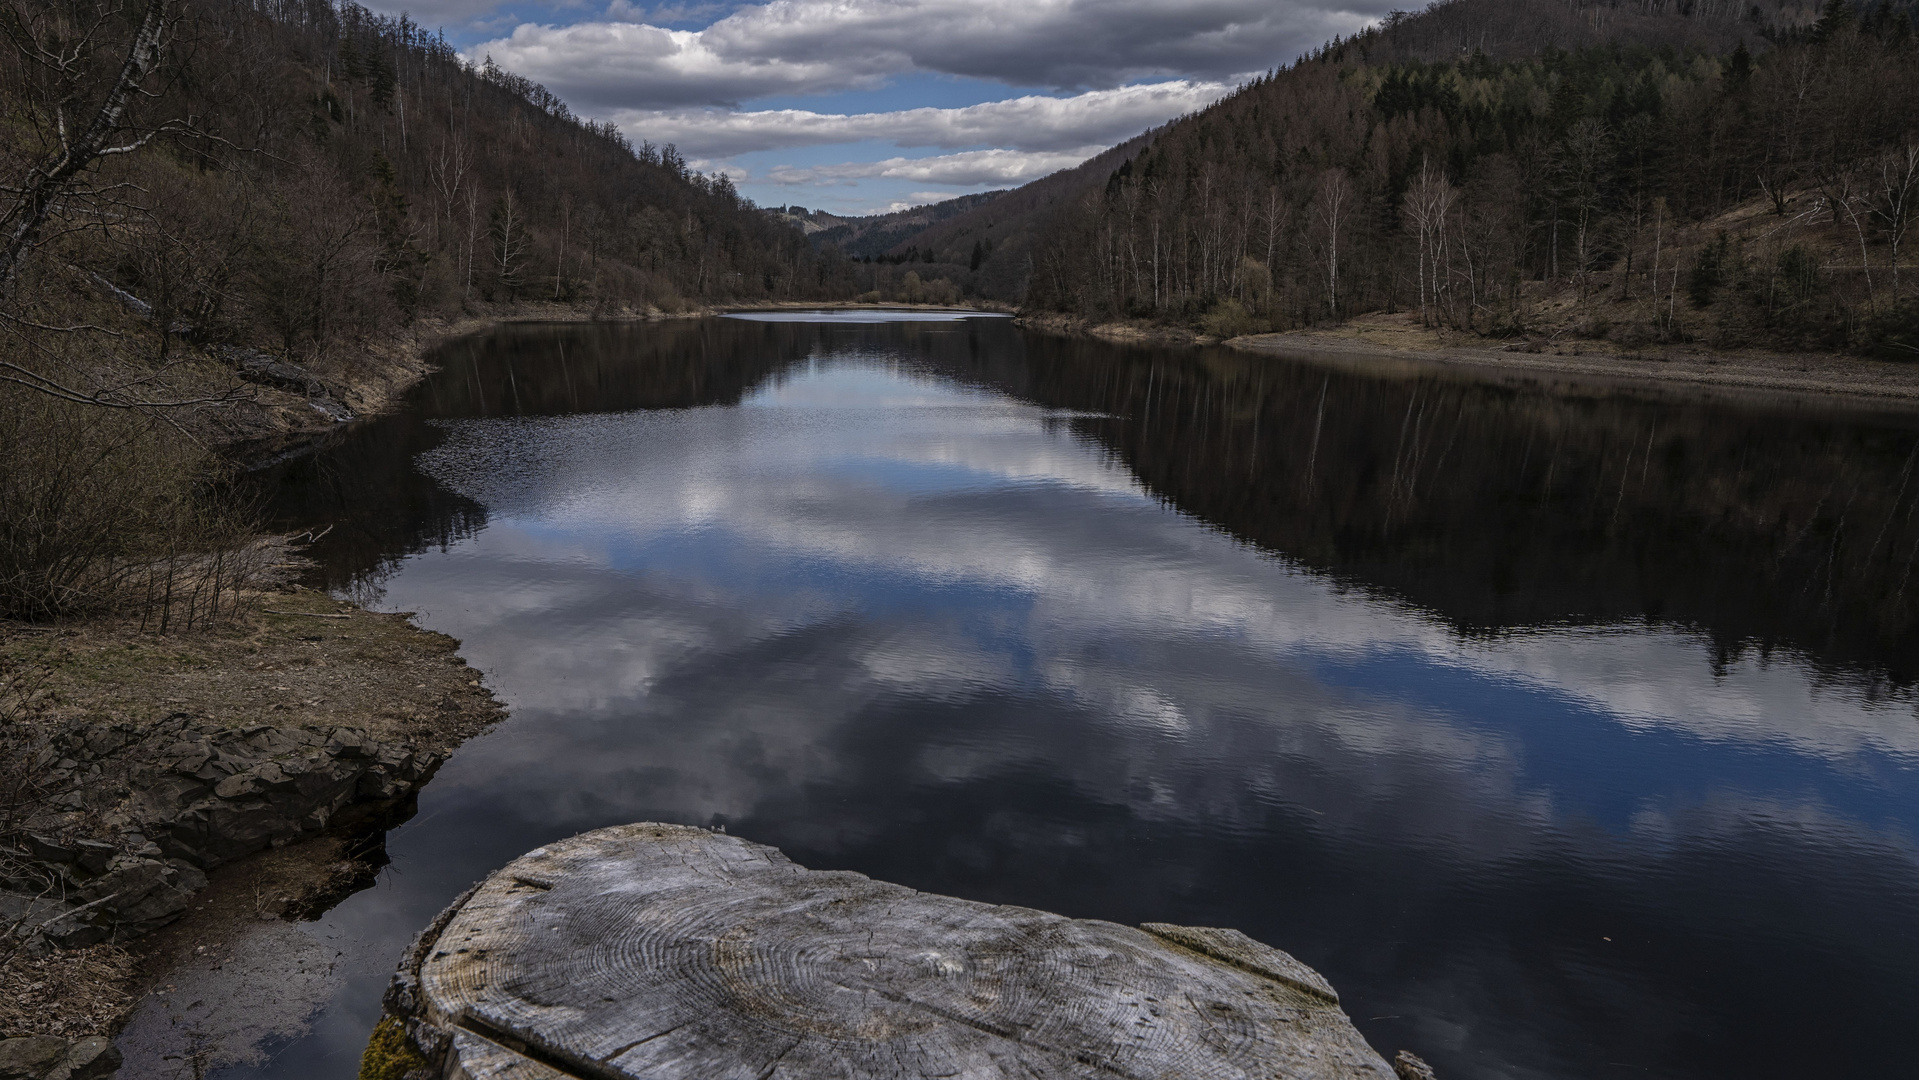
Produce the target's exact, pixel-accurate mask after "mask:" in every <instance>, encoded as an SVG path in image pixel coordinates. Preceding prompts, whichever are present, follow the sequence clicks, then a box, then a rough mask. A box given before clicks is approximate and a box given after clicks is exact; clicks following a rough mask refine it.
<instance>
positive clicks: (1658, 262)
mask: <svg viewBox="0 0 1919 1080" xmlns="http://www.w3.org/2000/svg"><path fill="white" fill-rule="evenodd" d="M1460 6H1462V5H1459V4H1449V5H1445V6H1443V7H1439V8H1435V9H1434V11H1433V12H1429V13H1428V14H1426V15H1421V16H1411V17H1404V18H1397V17H1396V18H1394V19H1390V20H1388V23H1387V24H1386V25H1383V26H1381V27H1379V28H1376V29H1373V30H1369V31H1367V32H1365V33H1362V34H1360V35H1358V36H1356V37H1354V38H1352V39H1350V40H1347V41H1339V40H1335V41H1334V42H1332V43H1330V44H1328V45H1327V46H1326V47H1325V48H1323V49H1321V50H1319V51H1317V52H1316V53H1314V54H1313V55H1311V56H1309V57H1306V58H1304V59H1302V60H1301V62H1300V63H1298V64H1297V65H1295V66H1293V67H1290V68H1287V69H1285V70H1280V71H1276V72H1273V73H1271V74H1270V75H1268V76H1267V77H1265V78H1261V79H1259V80H1257V81H1255V82H1254V83H1252V84H1250V85H1248V86H1246V87H1244V88H1243V89H1241V90H1240V91H1239V92H1237V93H1235V94H1234V95H1232V96H1231V97H1229V98H1227V99H1225V100H1224V101H1221V102H1220V103H1218V104H1217V105H1215V106H1213V107H1212V108H1210V109H1208V110H1206V111H1205V112H1203V113H1201V114H1199V115H1197V116H1195V117H1192V118H1189V119H1187V120H1184V121H1180V122H1176V123H1174V124H1172V125H1170V126H1169V127H1168V128H1167V129H1165V130H1164V131H1162V132H1161V133H1159V135H1158V137H1157V138H1156V139H1155V140H1154V141H1153V143H1152V145H1151V146H1150V147H1149V148H1148V149H1146V150H1145V151H1144V152H1142V153H1140V154H1139V155H1137V156H1136V157H1134V158H1132V159H1131V160H1128V161H1127V162H1125V163H1124V164H1123V165H1121V166H1120V167H1119V168H1118V169H1117V170H1116V171H1115V172H1114V173H1112V175H1111V176H1110V179H1109V181H1108V183H1107V184H1106V185H1105V187H1104V189H1103V190H1101V191H1097V192H1092V193H1089V194H1087V195H1086V196H1085V197H1083V198H1081V199H1079V200H1077V201H1076V202H1074V203H1073V204H1072V205H1070V206H1068V207H1066V208H1064V209H1062V210H1061V211H1060V212H1059V213H1057V214H1055V215H1054V216H1053V218H1052V219H1051V221H1050V222H1049V223H1048V225H1047V227H1046V231H1045V234H1044V235H1043V236H1042V237H1041V239H1040V240H1039V241H1038V242H1037V244H1036V250H1035V253H1034V259H1033V276H1032V280H1031V283H1030V285H1029V288H1028V293H1027V301H1028V303H1029V304H1031V305H1033V306H1037V307H1043V308H1052V309H1057V310H1064V311H1069V312H1074V313H1078V314H1081V315H1085V316H1087V317H1091V318H1101V319H1106V318H1122V317H1143V318H1149V319H1155V320H1164V321H1171V322H1184V323H1188V324H1196V325H1202V326H1204V327H1205V328H1206V329H1208V330H1209V331H1211V332H1214V333H1217V334H1221V335H1232V334H1238V333H1247V332H1254V331H1260V330H1268V329H1286V328H1292V327H1298V326H1304V325H1310V324H1314V323H1319V322H1327V321H1335V320H1339V319H1342V318H1346V317H1349V316H1352V315H1355V314H1360V313H1366V312H1377V311H1389V312H1390V311H1406V312H1416V313H1417V314H1418V315H1419V316H1420V317H1421V318H1422V319H1423V320H1424V321H1425V322H1426V323H1428V324H1429V325H1443V326H1449V327H1457V328H1461V329H1467V330H1473V331H1477V332H1481V333H1519V332H1524V331H1527V330H1529V329H1534V328H1537V327H1539V326H1540V325H1541V324H1542V323H1543V324H1545V325H1547V326H1548V327H1554V324H1555V322H1556V323H1557V326H1556V327H1554V328H1557V329H1562V330H1569V331H1571V332H1574V333H1582V334H1589V335H1592V336H1608V337H1613V338H1615V339H1620V340H1628V341H1639V340H1646V339H1650V338H1658V339H1664V340H1673V339H1680V338H1688V337H1710V338H1712V339H1714V340H1716V341H1720V342H1722V343H1727V344H1742V343H1768V344H1785V345H1795V346H1803V347H1820V348H1839V347H1865V348H1876V349H1880V350H1883V351H1886V352H1889V353H1892V354H1895V355H1898V354H1905V353H1907V352H1913V353H1919V299H1916V298H1915V297H1916V295H1919V272H1915V268H1913V267H1910V266H1908V265H1906V263H1907V262H1909V261H1910V257H1909V256H1908V255H1907V254H1906V252H1905V248H1904V243H1905V241H1906V239H1907V238H1908V233H1909V229H1910V224H1911V220H1912V217H1913V216H1914V213H1915V211H1916V210H1919V109H1916V108H1915V106H1914V102H1916V101H1919V38H1916V35H1915V33H1914V29H1913V21H1912V13H1911V11H1910V10H1909V9H1907V8H1904V7H1899V6H1894V5H1891V4H1881V5H1877V6H1874V7H1871V8H1869V9H1867V10H1865V11H1864V12H1863V13H1861V12H1859V11H1855V10H1854V9H1853V8H1852V7H1850V6H1848V5H1847V4H1846V3H1845V0H1831V2H1830V3H1829V4H1828V5H1827V6H1826V8H1825V9H1824V11H1823V12H1822V14H1821V15H1820V17H1819V18H1818V20H1817V21H1816V22H1814V23H1812V24H1811V25H1809V26H1804V27H1802V28H1798V29H1794V28H1791V27H1790V26H1782V25H1781V24H1779V23H1778V22H1775V21H1770V20H1768V21H1765V22H1753V21H1751V20H1750V19H1748V20H1747V21H1746V22H1745V23H1744V29H1743V31H1742V32H1741V33H1734V32H1733V31H1732V30H1729V29H1725V28H1723V27H1722V30H1721V33H1720V36H1719V37H1718V38H1715V39H1714V40H1722V41H1723V40H1725V39H1726V38H1728V37H1733V38H1737V39H1738V44H1736V45H1735V46H1734V47H1733V48H1731V49H1730V50H1729V51H1714V50H1713V49H1712V48H1709V47H1707V46H1693V47H1687V48H1683V49H1682V48H1673V47H1653V46H1648V45H1624V44H1619V43H1613V44H1604V45H1588V46H1584V47H1581V48H1577V49H1572V50H1565V49H1560V48H1556V47H1553V46H1547V47H1545V48H1543V49H1541V50H1539V51H1537V52H1534V53H1531V54H1530V55H1516V53H1517V50H1514V49H1512V48H1510V47H1507V48H1504V49H1502V50H1500V51H1501V52H1504V53H1506V54H1508V55H1507V56H1506V58H1504V59H1496V58H1494V56H1492V55H1489V54H1488V53H1486V52H1483V51H1478V50H1477V49H1474V50H1473V51H1471V52H1468V53H1467V54H1465V55H1463V56H1460V57H1458V58H1456V59H1442V60H1436V61H1424V60H1417V59H1412V60H1408V59H1404V58H1403V56H1404V53H1405V52H1406V51H1407V50H1406V49H1405V48H1404V42H1405V41H1406V40H1408V39H1409V38H1423V37H1425V36H1430V35H1428V34H1426V33H1425V31H1424V30H1422V29H1421V26H1422V21H1423V20H1436V21H1438V20H1442V19H1450V18H1454V16H1455V13H1454V11H1453V9H1454V8H1456V7H1460ZM1542 7H1546V8H1551V9H1552V10H1555V11H1556V10H1557V7H1556V6H1554V5H1542ZM1758 11H1759V9H1757V8H1753V9H1752V11H1751V13H1749V14H1751V15H1756V14H1757V12H1758ZM1747 38H1750V39H1751V47H1748V44H1747V41H1746V39H1747ZM1902 259H1903V260H1904V261H1903V262H1902Z"/></svg>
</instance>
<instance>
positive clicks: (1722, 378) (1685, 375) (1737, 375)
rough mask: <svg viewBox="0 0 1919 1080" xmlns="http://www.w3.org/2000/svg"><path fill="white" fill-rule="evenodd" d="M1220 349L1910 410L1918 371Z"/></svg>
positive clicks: (1806, 361) (1500, 378)
mask: <svg viewBox="0 0 1919 1080" xmlns="http://www.w3.org/2000/svg"><path fill="white" fill-rule="evenodd" d="M1223 344H1224V345H1225V347H1227V348H1230V349H1235V350H1238V351H1241V352H1248V353H1264V354H1268V355H1280V356H1289V357H1294V358H1297V359H1302V360H1307V361H1310V362H1317V363H1332V364H1335V365H1338V366H1343V367H1350V368H1353V369H1356V370H1369V371H1377V370H1379V367H1380V364H1381V363H1382V362H1388V363H1398V364H1404V365H1406V366H1407V367H1408V368H1409V369H1410V368H1426V369H1436V370H1446V371H1453V372H1458V373H1460V374H1462V375H1465V376H1468V377H1472V378H1476V379H1480V380H1483V381H1488V382H1506V383H1512V382H1527V383H1539V382H1542V381H1545V382H1552V383H1561V384H1577V385H1585V386H1605V387H1621V386H1625V387H1632V388H1637V389H1655V390H1664V391H1672V392H1678V393H1684V394H1687V395H1688V396H1696V395H1698V394H1699V393H1701V392H1702V391H1703V392H1709V393H1719V394H1723V393H1727V392H1730V393H1733V394H1737V395H1739V396H1741V397H1748V398H1753V397H1756V398H1764V399H1771V400H1774V401H1779V400H1786V401H1793V402H1799V403H1805V404H1824V403H1830V404H1839V405H1847V406H1854V407H1859V406H1864V407H1869V408H1870V407H1877V408H1892V409H1898V410H1900V411H1906V410H1915V409H1919V364H1913V365H1907V364H1901V363H1899V362H1897V361H1890V360H1867V359H1862V358H1859V357H1853V356H1845V355H1841V354H1835V353H1799V354H1793V353H1771V352H1758V351H1740V352H1722V351H1708V350H1698V351H1681V350H1676V349H1675V350H1671V351H1660V352H1651V351H1641V352H1622V351H1619V350H1616V349H1610V348H1589V347H1588V346H1589V344H1592V343H1585V342H1578V343H1573V344H1572V345H1569V346H1558V347H1556V348H1555V349H1553V350H1552V351H1546V350H1545V349H1543V348H1542V349H1541V351H1538V352H1533V351H1530V350H1528V349H1525V348H1523V347H1505V348H1494V347H1487V346H1483V345H1473V344H1461V343H1452V342H1442V343H1435V344H1430V345H1417V346H1416V345H1392V344H1386V343H1382V342H1377V341H1372V340H1367V339H1366V338H1365V337H1363V336H1361V335H1339V334H1336V333H1311V332H1291V333H1283V334H1257V335H1248V336H1246V337H1239V338H1233V339H1231V340H1229V341H1226V342H1223ZM1535 347H1537V345H1536V343H1535Z"/></svg>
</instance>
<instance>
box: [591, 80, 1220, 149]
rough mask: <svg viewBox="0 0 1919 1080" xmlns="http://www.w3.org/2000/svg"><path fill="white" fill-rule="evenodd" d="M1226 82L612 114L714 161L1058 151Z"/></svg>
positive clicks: (1109, 137)
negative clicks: (812, 152) (809, 151)
mask: <svg viewBox="0 0 1919 1080" xmlns="http://www.w3.org/2000/svg"><path fill="white" fill-rule="evenodd" d="M1231 89H1232V87H1231V85H1229V84H1227V83H1223V82H1202V81H1196V80H1186V79H1181V80H1174V81H1169V82H1159V83H1148V84H1143V85H1137V86H1124V87H1119V88H1116V89H1112V90H1091V91H1087V92H1086V93H1082V94H1076V95H1073V96H1071V97H1045V96H1040V95H1029V96H1026V97H1017V98H1007V99H1005V100H1002V101H988V102H983V103H981V104H978V105H968V106H965V107H963V108H955V109H936V108H920V109H900V110H897V111H892V112H872V113H855V114H851V115H847V114H841V113H819V112H810V111H807V110H805V109H764V110H757V111H753V112H727V111H723V110H717V109H682V110H662V111H646V110H636V109H622V110H618V111H615V112H614V113H613V114H612V119H613V120H614V121H615V122H616V123H618V124H619V125H620V127H621V128H622V129H624V130H625V131H626V132H627V134H628V135H630V136H632V137H633V138H635V139H642V138H644V139H651V140H652V141H654V142H656V143H669V142H670V143H674V144H676V145H678V146H679V147H680V149H681V150H682V151H683V152H685V153H687V154H690V155H694V156H700V157H712V158H724V157H731V156H733V155H735V154H741V153H746V152H749V151H754V150H767V149H773V148H780V147H796V146H818V145H824V144H829V143H844V142H858V141H864V140H878V141H883V142H890V143H893V144H894V145H896V146H931V147H938V148H940V149H946V150H958V149H961V148H964V147H969V146H980V145H991V146H998V147H1001V148H1004V149H1009V150H1023V151H1054V152H1059V151H1065V150H1075V151H1077V150H1079V149H1081V148H1083V147H1086V146H1091V145H1094V144H1098V145H1099V146H1101V147H1104V146H1109V145H1111V144H1113V143H1117V142H1122V141H1124V140H1126V139H1129V138H1132V137H1133V136H1134V135H1137V134H1139V133H1140V132H1142V131H1145V130H1146V129H1147V128H1150V127H1154V126H1155V125H1158V124H1162V123H1165V122H1166V121H1168V120H1171V119H1173V118H1174V117H1176V116H1179V115H1181V114H1182V113H1188V112H1192V111H1194V110H1197V109H1201V108H1204V107H1205V106H1207V105H1209V104H1211V103H1212V102H1214V101H1217V100H1218V99H1219V98H1220V97H1222V96H1224V95H1225V94H1226V93H1227V92H1228V91H1229V90H1231ZM1082 156H1083V155H1082Z"/></svg>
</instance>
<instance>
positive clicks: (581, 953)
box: [386, 824, 1394, 1080]
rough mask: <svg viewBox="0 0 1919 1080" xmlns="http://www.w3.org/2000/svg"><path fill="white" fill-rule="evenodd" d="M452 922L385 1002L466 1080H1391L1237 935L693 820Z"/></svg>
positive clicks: (530, 879)
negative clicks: (808, 864)
mask: <svg viewBox="0 0 1919 1080" xmlns="http://www.w3.org/2000/svg"><path fill="white" fill-rule="evenodd" d="M435 926H436V927H437V928H438V929H437V930H435V929H434V928H429V932H428V933H427V934H424V935H422V938H421V939H420V941H418V942H416V944H415V947H414V948H413V949H412V950H410V951H409V954H408V959H407V961H406V962H405V963H404V964H403V966H402V969H401V971H400V973H399V975H398V976H396V978H395V980H394V985H393V988H392V989H391V990H390V991H389V994H388V997H387V1006H388V1009H389V1013H390V1015H391V1016H392V1017H393V1018H394V1019H398V1020H401V1021H402V1023H403V1024H405V1025H406V1026H407V1030H408V1032H409V1038H410V1039H411V1042H412V1045H413V1047H414V1048H415V1049H416V1050H418V1051H419V1052H420V1053H421V1054H422V1056H423V1057H426V1058H427V1059H428V1060H429V1061H433V1062H435V1063H436V1064H437V1065H438V1067H439V1071H438V1072H437V1073H436V1075H440V1076H444V1077H447V1078H449V1080H454V1078H478V1077H501V1078H506V1077H515V1078H521V1077H523V1078H528V1080H531V1078H534V1077H542V1078H552V1077H555V1076H561V1077H564V1076H592V1077H596V1078H602V1080H620V1078H634V1080H638V1078H641V1077H645V1078H648V1080H675V1078H694V1077H700V1078H704V1077H721V1076H768V1075H773V1074H774V1072H775V1070H776V1069H777V1073H778V1075H779V1076H782V1077H789V1078H792V1080H810V1078H824V1077H834V1078H843V1080H858V1078H867V1077H872V1078H877V1077H895V1076H902V1075H907V1076H914V1075H940V1076H967V1077H980V1078H985V1077H1000V1076H1007V1077H1013V1076H1019V1077H1026V1076H1033V1077H1094V1076H1129V1077H1141V1078H1145V1077H1152V1078H1156V1080H1186V1078H1190V1080H1201V1078H1206V1080H1211V1078H1213V1077H1222V1076H1284V1077H1288V1078H1292V1080H1348V1078H1351V1080H1359V1078H1365V1080H1392V1077H1393V1075H1394V1074H1393V1070H1392V1069H1391V1068H1390V1067H1388V1066H1387V1064H1386V1062H1385V1060H1384V1059H1382V1058H1381V1057H1380V1056H1379V1055H1378V1054H1376V1053H1374V1052H1373V1050H1372V1048H1371V1047H1369V1046H1367V1045H1366V1042H1365V1040H1364V1038H1362V1037H1361V1036H1360V1034H1359V1032H1358V1031H1357V1030H1356V1029H1355V1028H1354V1027H1353V1026H1352V1023H1351V1021H1350V1020H1348V1019H1347V1017H1346V1015H1345V1013H1343V1012H1341V1011H1340V1009H1339V1006H1338V1004H1337V1003H1336V1001H1337V999H1336V996H1335V995H1334V994H1333V992H1332V988H1331V986H1329V985H1327V984H1326V982H1325V980H1324V979H1323V978H1321V977H1320V976H1319V975H1318V973H1317V972H1314V971H1313V970H1312V969H1311V968H1308V967H1306V965H1304V964H1301V963H1300V962H1299V961H1298V960H1296V959H1294V958H1293V957H1291V956H1288V955H1287V954H1285V953H1283V952H1280V951H1279V950H1277V949H1274V948H1271V947H1270V946H1267V945H1264V944H1261V943H1259V942H1257V941H1254V940H1252V939H1251V938H1248V937H1246V936H1245V935H1244V934H1240V933H1238V932H1236V931H1230V930H1216V929H1204V928H1193V927H1174V926H1168V925H1165V924H1153V925H1152V927H1151V928H1150V931H1151V932H1148V931H1147V930H1138V929H1133V928H1131V927H1126V926H1120V925H1118V924H1115V923H1106V922H1098V921H1093V920H1081V919H1069V918H1066V917H1065V916H1061V915H1054V914H1050V913H1048V912H1043V911H1034V910H1032V909H1029V908H1018V907H1005V906H994V905H991V904H982V903H976V902H973V901H968V900H960V899H955V898H953V897H946V896H936V895H932V894H929V893H920V892H915V891H913V890H911V889H908V888H904V887H902V886H899V885H890V884H886V883H884V882H877V881H873V880H872V879H870V878H867V877H865V876H863V875H860V874H853V873H844V872H821V871H811V870H806V869H804V868H802V867H799V866H796V865H794V864H793V863H791V862H789V861H787V859H786V858H785V857H784V856H783V855H781V854H780V853H779V852H778V851H776V850H774V849H773V848H769V847H763V846H760V845H757V844H752V843H748V842H747V841H744V840H741V839H739V838H737V837H732V836H727V835H724V834H720V833H710V832H706V831H705V830H701V829H692V828H686V827H682V826H674V825H654V824H640V825H628V826H621V827H617V828H612V829H602V830H599V831H597V832H592V833H586V834H584V835H581V836H577V837H574V838H572V839H570V840H565V841H561V842H559V843H555V844H550V845H548V846H546V847H544V848H540V849H537V850H535V851H532V852H530V853H528V854H527V855H524V856H522V857H521V858H519V859H517V860H515V861H514V862H513V863H511V864H510V865H508V866H507V867H505V868H504V869H502V870H500V871H499V872H497V873H495V874H493V875H492V876H491V877H489V878H488V879H487V880H486V881H485V882H484V883H482V884H481V885H480V886H478V887H477V888H476V889H475V890H474V891H473V892H471V893H470V894H468V895H467V896H466V897H463V898H461V899H460V900H458V901H455V903H454V904H453V906H452V907H450V908H448V909H447V911H446V912H443V913H442V915H441V917H440V918H439V919H437V920H435ZM386 1030H388V1031H389V1032H390V1031H391V1028H387V1029H386Z"/></svg>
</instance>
